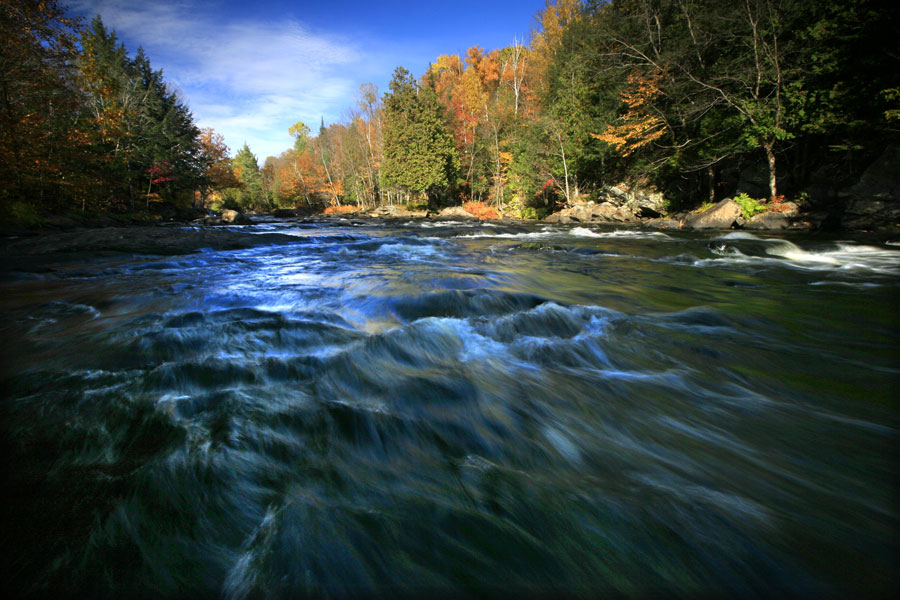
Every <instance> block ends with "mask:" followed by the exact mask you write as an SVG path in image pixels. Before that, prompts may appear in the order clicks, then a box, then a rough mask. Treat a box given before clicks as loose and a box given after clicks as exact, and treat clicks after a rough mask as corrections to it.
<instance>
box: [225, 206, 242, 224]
mask: <svg viewBox="0 0 900 600" xmlns="http://www.w3.org/2000/svg"><path fill="white" fill-rule="evenodd" d="M238 214H239V213H238V211H236V210H231V209H228V208H226V209H225V210H223V211H222V222H223V223H234V220H235V219H237V216H238Z"/></svg>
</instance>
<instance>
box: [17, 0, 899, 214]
mask: <svg viewBox="0 0 900 600" xmlns="http://www.w3.org/2000/svg"><path fill="white" fill-rule="evenodd" d="M898 16H900V15H898V10H897V8H896V7H895V6H894V3H893V2H892V1H890V0H830V1H828V2H824V1H809V0H556V1H555V2H554V1H552V0H547V4H546V6H545V8H544V9H543V10H542V11H540V12H539V13H538V15H536V26H535V29H534V31H533V32H532V33H531V36H530V39H529V40H528V43H525V42H524V41H519V40H514V41H513V43H512V44H511V45H510V46H508V47H505V48H501V49H495V50H484V49H482V48H481V47H479V46H475V47H472V48H470V49H468V51H467V52H466V53H465V55H464V56H459V55H456V54H448V55H442V56H438V57H436V58H435V59H434V60H433V61H432V62H431V63H430V65H429V67H428V68H427V69H426V71H425V72H424V73H422V74H421V75H419V76H414V75H413V74H412V73H410V72H409V71H408V70H406V69H404V68H402V67H400V68H398V69H397V70H396V71H395V72H394V74H393V78H392V80H391V82H390V84H389V89H388V90H387V91H386V92H385V93H384V94H383V95H381V94H380V92H379V90H378V89H377V88H376V87H375V86H374V85H372V84H364V85H362V86H361V87H360V89H359V93H358V95H357V101H356V104H355V105H354V106H353V107H350V108H348V109H347V111H346V113H345V117H344V119H342V121H341V122H338V123H331V124H327V125H326V123H325V122H324V121H322V122H321V123H320V124H319V127H318V130H317V131H315V132H314V131H313V130H312V129H311V128H310V126H309V125H308V124H306V123H303V122H297V123H296V124H295V125H294V126H292V127H291V128H290V131H289V133H290V134H291V136H292V137H293V139H294V143H293V146H292V147H291V148H288V149H286V150H285V151H284V152H283V153H282V154H281V155H279V156H277V157H268V158H267V159H266V161H265V163H264V165H263V167H262V168H259V166H258V163H257V158H256V156H254V155H253V153H252V151H251V149H250V148H249V147H248V146H247V145H246V144H245V145H244V146H243V147H242V148H241V149H240V150H239V151H238V152H237V153H236V155H235V157H234V158H233V159H232V158H231V157H230V156H229V152H230V151H229V149H228V147H227V146H226V145H225V143H224V140H223V139H222V136H221V135H219V134H217V133H216V132H214V131H212V130H209V129H207V130H203V131H201V130H199V129H198V128H197V127H196V125H195V124H194V122H193V118H192V116H191V114H190V111H189V110H188V108H187V106H186V105H185V104H184V102H183V101H182V100H181V99H180V98H179V96H178V93H177V91H175V90H173V89H172V88H171V87H170V86H169V85H168V84H166V82H165V80H164V78H163V74H162V72H161V71H157V70H154V69H153V68H152V67H151V66H150V62H149V59H148V58H147V56H146V55H145V54H144V52H143V51H142V50H138V52H137V55H136V56H135V57H134V58H131V57H129V56H128V54H127V52H126V51H125V48H124V46H122V44H121V43H119V41H118V40H117V38H116V34H115V32H112V31H109V30H108V29H107V28H106V27H105V26H104V25H103V23H102V21H101V20H100V18H99V17H97V18H96V19H94V20H93V21H92V22H91V24H90V26H88V27H83V26H82V25H81V24H80V23H78V22H76V21H73V20H72V19H69V18H67V17H66V16H65V15H64V12H63V11H62V10H61V9H60V8H59V7H58V5H57V4H56V2H55V0H48V1H42V2H39V1H37V0H25V1H22V2H7V1H4V2H3V9H2V12H0V33H2V36H3V38H4V39H5V40H7V42H5V43H4V44H3V46H2V48H0V86H2V93H3V98H2V102H3V105H2V106H0V170H2V177H3V181H4V182H5V185H4V186H3V188H2V191H0V201H2V202H4V203H7V204H10V203H11V204H12V205H13V206H17V207H21V206H30V205H38V206H43V207H51V208H52V207H60V206H73V205H74V206H81V207H82V208H85V207H88V206H90V207H93V208H100V209H107V210H108V209H119V210H125V209H130V210H135V209H138V208H141V207H143V208H144V209H149V208H151V207H152V206H153V205H154V204H158V203H160V202H163V203H168V204H171V205H176V206H189V205H191V204H192V203H193V204H195V205H204V204H209V203H213V204H214V205H216V206H225V207H231V208H238V209H243V210H259V211H261V210H270V209H273V208H279V207H301V206H305V207H309V208H315V209H321V208H322V207H324V206H328V205H334V206H337V205H343V204H351V205H356V206H361V207H374V206H379V205H384V204H396V203H401V204H429V205H431V206H442V205H450V204H457V203H460V202H466V201H474V202H485V203H488V204H492V205H495V206H497V207H498V208H501V209H503V210H504V211H505V212H506V213H507V214H517V215H519V216H526V217H528V216H540V215H542V214H544V213H546V212H547V211H549V210H551V209H552V208H553V207H554V206H556V205H558V204H563V203H570V202H573V201H575V200H577V199H586V198H587V199H590V198H595V197H597V195H598V194H600V193H601V192H602V190H603V188H604V186H608V185H611V184H617V183H620V182H626V183H628V184H631V185H638V186H643V187H651V188H655V189H657V190H659V191H663V192H664V193H665V194H666V196H667V197H668V198H669V199H670V201H671V202H672V206H673V207H676V208H677V207H679V206H689V205H691V204H692V203H700V202H702V201H707V200H716V199H719V198H721V197H724V196H725V195H728V194H732V193H734V191H735V189H736V186H737V185H738V183H739V182H740V181H742V180H743V179H745V174H746V173H747V172H756V173H757V177H756V179H757V182H758V184H759V189H758V192H757V194H756V195H757V197H766V198H776V197H779V196H783V195H785V194H787V195H793V196H797V195H800V194H805V193H806V191H807V190H810V189H813V187H814V186H815V185H818V186H819V187H823V186H824V189H828V190H837V189H840V187H841V186H845V185H847V184H848V183H849V182H852V181H853V180H854V178H858V177H859V174H860V172H861V171H862V169H863V168H864V167H865V166H866V165H868V164H870V163H871V161H872V160H873V159H874V158H875V157H876V156H878V154H879V153H880V152H882V151H883V150H884V149H885V148H886V147H887V146H889V145H891V144H895V143H897V142H898V122H900V80H898V76H897V73H898V72H900V52H898V50H897V44H896V40H897V39H898V38H900V36H898V33H900V32H898V27H900V19H898Z"/></svg>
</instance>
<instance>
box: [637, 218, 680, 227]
mask: <svg viewBox="0 0 900 600" xmlns="http://www.w3.org/2000/svg"><path fill="white" fill-rule="evenodd" d="M643 224H644V225H647V226H648V227H655V228H657V229H681V226H682V224H683V222H682V221H678V220H676V219H648V220H646V221H644V223H643Z"/></svg>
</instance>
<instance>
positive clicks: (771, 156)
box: [763, 140, 778, 200]
mask: <svg viewBox="0 0 900 600" xmlns="http://www.w3.org/2000/svg"><path fill="white" fill-rule="evenodd" d="M763 147H764V148H765V150H766V162H768V163H769V200H773V199H774V198H775V196H777V195H778V189H777V187H776V185H775V184H776V179H775V140H771V141H768V142H766V143H765V144H763Z"/></svg>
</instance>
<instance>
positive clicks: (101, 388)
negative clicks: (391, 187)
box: [0, 219, 900, 598]
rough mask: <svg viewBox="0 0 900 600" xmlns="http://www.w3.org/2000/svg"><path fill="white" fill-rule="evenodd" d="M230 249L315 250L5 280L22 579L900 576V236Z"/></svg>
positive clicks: (247, 592) (313, 239)
mask: <svg viewBox="0 0 900 600" xmlns="http://www.w3.org/2000/svg"><path fill="white" fill-rule="evenodd" d="M234 229H235V230H236V231H237V230H240V231H243V232H244V233H246V232H252V233H265V232H269V233H272V232H275V233H281V234H287V235H290V236H292V237H291V238H289V242H288V243H279V244H265V245H259V246H255V247H251V248H245V249H239V250H227V251H224V250H212V249H206V250H201V251H199V252H194V253H192V254H185V255H180V256H160V255H144V254H134V253H130V254H128V253H109V254H107V255H102V256H98V255H90V256H87V255H86V256H84V257H79V256H78V255H77V254H72V255H67V256H56V257H52V258H48V259H47V260H46V261H44V262H43V263H41V264H40V266H39V267H35V265H34V263H29V266H27V267H25V266H22V267H16V266H15V265H12V266H11V265H7V266H6V269H5V270H4V271H3V277H2V280H0V317H2V319H0V323H2V325H0V328H2V340H3V344H4V348H3V363H2V390H3V403H2V414H0V420H2V436H3V444H4V446H3V452H4V455H5V458H6V461H7V464H8V467H7V469H6V471H7V473H6V475H5V478H6V484H7V485H6V489H7V490H8V492H7V499H8V501H7V503H6V507H5V508H4V509H3V512H4V534H3V537H4V540H5V545H6V546H7V558H6V563H7V568H6V569H5V571H6V572H7V573H8V575H7V577H6V585H7V586H8V587H11V588H12V589H14V590H16V591H18V592H20V593H25V594H26V595H27V594H29V593H30V594H35V595H43V594H53V595H54V597H79V598H82V597H91V598H95V597H101V598H121V597H152V598H175V597H178V598H182V597H192V598H200V597H224V598H263V597H265V598H292V597H298V596H311V597H347V596H367V597H368V596H377V597H396V596H419V595H425V594H439V595H442V596H447V595H449V596H454V597H455V596H483V595H487V596H491V595H514V594H515V595H518V594H523V593H524V594H528V595H536V596H539V597H543V596H554V597H555V596H557V595H563V596H569V597H594V596H596V595H598V594H600V595H615V596H620V597H643V596H645V595H648V594H650V593H656V592H661V593H664V594H665V595H666V596H677V597H695V596H696V595H698V594H704V595H709V594H714V595H719V594H723V595H728V596H730V597H739V598H756V597H772V596H778V595H792V596H797V595H800V596H810V597H829V596H831V597H846V596H851V595H852V596H853V597H859V596H860V595H863V596H865V595H880V594H886V593H888V592H889V591H891V590H895V589H896V587H897V575H896V571H895V567H896V565H897V551H898V538H897V531H898V513H897V510H896V506H897V504H896V501H897V497H896V489H897V488H896V483H897V481H896V474H895V473H896V471H895V467H896V462H895V454H896V450H897V441H898V425H900V423H898V413H897V390H898V381H900V361H898V358H900V353H898V307H900V302H898V300H900V247H898V246H897V245H894V244H891V243H884V242H872V241H863V240H859V239H854V238H853V237H852V236H849V235H847V236H843V237H841V236H830V237H823V236H811V235H807V236H805V237H803V236H793V237H789V238H787V237H774V236H766V235H762V234H760V235H751V234H748V233H745V232H717V233H697V232H694V233H689V232H663V231H645V230H641V229H621V228H620V229H617V228H615V227H597V226H561V225H558V226H550V225H541V224H536V225H531V226H524V225H522V226H513V225H502V224H496V223H494V224H490V223H480V224H472V225H469V224H461V223H454V222H433V221H410V222H408V223H403V222H395V223H387V222H372V221H369V222H363V221H352V220H343V221H340V220H319V221H309V222H298V221H294V222H280V221H275V220H272V219H259V220H258V222H257V223H256V224H254V225H249V226H243V227H235V228H234ZM189 234H190V232H189V231H185V235H189Z"/></svg>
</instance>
